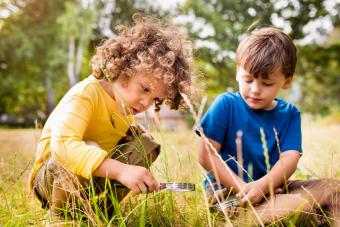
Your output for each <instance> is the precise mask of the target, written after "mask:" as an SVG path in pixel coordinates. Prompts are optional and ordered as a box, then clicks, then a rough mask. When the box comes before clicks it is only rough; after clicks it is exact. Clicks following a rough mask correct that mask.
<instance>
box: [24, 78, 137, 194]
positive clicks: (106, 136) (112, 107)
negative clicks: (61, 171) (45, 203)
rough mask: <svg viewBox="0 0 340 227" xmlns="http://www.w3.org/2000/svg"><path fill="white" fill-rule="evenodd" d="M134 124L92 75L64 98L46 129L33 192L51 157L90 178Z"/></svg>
mask: <svg viewBox="0 0 340 227" xmlns="http://www.w3.org/2000/svg"><path fill="white" fill-rule="evenodd" d="M131 122H132V116H124V115H122V114H120V113H119V111H118V108H117V105H116V103H115V101H114V100H113V99H112V98H111V97H110V96H109V95H108V93H107V92H106V91H105V90H104V88H103V87H102V86H101V85H100V83H99V81H98V80H96V79H95V78H94V77H92V76H89V77H88V78H86V79H85V80H83V81H81V82H79V83H78V84H76V85H75V86H74V87H73V88H71V89H70V90H69V91H68V92H67V93H66V95H65V96H64V97H63V98H62V99H61V101H60V102H59V104H58V105H57V107H56V108H55V110H54V111H53V112H52V113H51V115H50V116H49V118H48V120H47V122H46V124H45V126H44V128H43V131H42V135H41V137H40V139H39V142H38V145H37V151H36V161H35V163H34V166H33V169H32V171H31V174H30V177H29V184H30V189H31V190H32V187H33V180H34V177H35V175H36V173H37V171H38V170H39V168H40V167H41V166H42V165H43V164H44V163H45V161H46V160H47V159H48V158H49V157H50V156H51V155H52V157H54V158H55V159H56V160H58V161H59V162H60V163H61V164H62V165H63V166H64V167H65V168H67V169H69V170H71V171H72V172H74V173H76V174H78V175H80V176H82V177H84V178H86V179H89V178H90V176H91V174H92V172H93V171H94V170H95V169H96V168H97V167H98V166H99V165H100V164H101V162H102V161H103V160H104V158H105V157H106V155H107V152H109V151H112V150H113V149H114V148H115V146H116V145H117V143H118V141H119V140H120V139H121V138H122V137H124V136H125V134H126V132H127V130H128V128H129V125H130V123H131ZM85 141H93V142H95V143H97V144H98V145H99V147H100V148H98V147H95V146H89V145H87V144H86V143H85Z"/></svg>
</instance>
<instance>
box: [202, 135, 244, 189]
mask: <svg viewBox="0 0 340 227" xmlns="http://www.w3.org/2000/svg"><path fill="white" fill-rule="evenodd" d="M209 142H211V144H212V146H213V147H214V148H215V150H216V152H219V150H220V145H219V144H218V143H217V142H216V141H213V140H209ZM216 152H214V151H212V150H211V148H209V147H208V146H207V145H206V144H205V141H204V140H203V139H202V140H201V144H200V152H199V161H200V164H201V165H202V167H203V168H204V169H205V170H207V171H208V172H209V173H211V174H212V175H213V176H214V177H215V179H218V180H219V181H220V182H221V183H222V184H223V185H224V186H226V187H229V188H233V189H234V191H235V192H239V191H240V190H241V188H242V187H243V186H244V184H245V183H244V181H243V180H242V179H241V178H240V177H239V176H237V175H236V174H235V173H234V172H233V171H232V170H231V169H230V168H229V167H228V165H227V164H226V163H225V162H224V161H223V160H222V159H221V157H220V156H217V155H216Z"/></svg>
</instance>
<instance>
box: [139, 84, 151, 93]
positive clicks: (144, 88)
mask: <svg viewBox="0 0 340 227" xmlns="http://www.w3.org/2000/svg"><path fill="white" fill-rule="evenodd" d="M141 87H142V90H143V91H144V92H149V91H150V89H149V88H147V87H145V86H144V85H141Z"/></svg>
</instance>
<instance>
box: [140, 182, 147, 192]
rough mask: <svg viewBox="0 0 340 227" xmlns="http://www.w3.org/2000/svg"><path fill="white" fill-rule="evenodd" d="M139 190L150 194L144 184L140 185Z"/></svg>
mask: <svg viewBox="0 0 340 227" xmlns="http://www.w3.org/2000/svg"><path fill="white" fill-rule="evenodd" d="M138 188H139V190H140V193H147V192H148V187H147V186H146V185H145V184H144V183H143V182H142V183H139V184H138Z"/></svg>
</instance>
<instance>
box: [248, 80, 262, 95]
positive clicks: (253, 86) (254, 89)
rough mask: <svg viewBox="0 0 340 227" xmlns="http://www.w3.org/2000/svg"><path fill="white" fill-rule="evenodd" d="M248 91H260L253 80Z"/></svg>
mask: <svg viewBox="0 0 340 227" xmlns="http://www.w3.org/2000/svg"><path fill="white" fill-rule="evenodd" d="M250 91H251V92H252V93H259V92H260V86H259V85H258V84H257V83H256V82H254V83H252V85H251V87H250Z"/></svg>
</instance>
